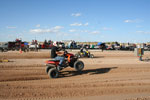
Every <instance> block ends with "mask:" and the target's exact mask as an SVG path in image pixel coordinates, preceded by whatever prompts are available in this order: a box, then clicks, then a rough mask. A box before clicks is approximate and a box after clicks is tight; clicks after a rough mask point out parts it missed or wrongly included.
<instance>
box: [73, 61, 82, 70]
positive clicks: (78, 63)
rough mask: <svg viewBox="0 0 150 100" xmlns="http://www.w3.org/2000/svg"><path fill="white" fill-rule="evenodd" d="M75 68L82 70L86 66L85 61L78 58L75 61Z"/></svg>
mask: <svg viewBox="0 0 150 100" xmlns="http://www.w3.org/2000/svg"><path fill="white" fill-rule="evenodd" d="M74 68H75V70H76V71H82V69H83V68H84V63H83V62H82V61H79V60H78V61H76V62H75V63H74Z"/></svg>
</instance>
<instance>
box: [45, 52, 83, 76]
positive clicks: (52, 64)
mask: <svg viewBox="0 0 150 100" xmlns="http://www.w3.org/2000/svg"><path fill="white" fill-rule="evenodd" d="M64 56H65V61H64V62H63V64H62V69H64V68H66V67H69V66H70V67H72V68H74V69H75V70H76V71H79V72H80V71H82V70H83V68H84V63H83V62H82V61H80V60H78V57H76V56H74V55H73V54H71V53H68V52H67V51H65V53H64ZM45 63H46V73H47V74H48V75H49V77H50V78H58V77H59V73H60V69H59V68H58V67H59V66H58V65H59V60H55V59H52V60H47V61H46V62H45Z"/></svg>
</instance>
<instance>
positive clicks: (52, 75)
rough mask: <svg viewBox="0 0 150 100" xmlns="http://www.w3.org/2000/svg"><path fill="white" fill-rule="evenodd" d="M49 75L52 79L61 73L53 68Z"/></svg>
mask: <svg viewBox="0 0 150 100" xmlns="http://www.w3.org/2000/svg"><path fill="white" fill-rule="evenodd" d="M48 75H49V77H50V78H57V77H58V76H59V72H58V70H57V69H56V68H51V69H50V70H49V71H48Z"/></svg>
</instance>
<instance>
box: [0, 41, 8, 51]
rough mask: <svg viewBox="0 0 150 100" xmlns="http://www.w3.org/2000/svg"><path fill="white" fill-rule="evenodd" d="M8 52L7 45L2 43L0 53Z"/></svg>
mask: <svg viewBox="0 0 150 100" xmlns="http://www.w3.org/2000/svg"><path fill="white" fill-rule="evenodd" d="M6 51H8V43H2V44H1V45H0V52H6Z"/></svg>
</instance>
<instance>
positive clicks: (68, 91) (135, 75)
mask: <svg viewBox="0 0 150 100" xmlns="http://www.w3.org/2000/svg"><path fill="white" fill-rule="evenodd" d="M75 52H76V51H75ZM75 52H73V51H72V53H75ZM91 53H93V54H94V55H95V58H93V59H91V58H82V59H80V60H82V61H83V62H84V64H85V68H84V70H83V71H82V73H77V72H76V71H75V70H74V69H73V68H69V67H68V68H66V69H64V70H62V71H61V74H60V76H59V78H57V79H49V77H48V75H47V74H46V73H45V65H44V61H46V60H48V59H49V51H40V52H30V53H22V54H20V53H19V52H15V51H10V52H5V53H0V59H2V58H7V59H9V62H0V99H1V100H3V99H8V100H12V99H14V100H16V99H18V100H19V99H21V100H49V99H51V100H77V99H78V100H91V99H94V100H100V99H102V100H150V61H149V59H147V57H149V58H150V52H146V53H145V56H144V59H145V60H144V61H139V60H138V58H137V57H135V56H134V53H133V52H132V51H104V52H101V51H91ZM146 59H147V60H146Z"/></svg>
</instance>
